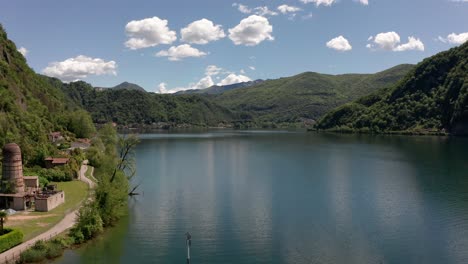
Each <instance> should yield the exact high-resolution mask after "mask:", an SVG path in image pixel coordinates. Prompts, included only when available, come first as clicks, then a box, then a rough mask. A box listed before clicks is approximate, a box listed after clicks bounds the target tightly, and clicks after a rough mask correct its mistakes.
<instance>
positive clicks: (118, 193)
mask: <svg viewBox="0 0 468 264" xmlns="http://www.w3.org/2000/svg"><path fill="white" fill-rule="evenodd" d="M137 142H138V139H137V138H136V137H135V136H128V137H121V136H118V135H117V132H116V130H115V129H114V128H113V127H112V125H110V124H108V125H105V126H103V127H102V128H101V129H100V130H99V131H98V136H97V137H95V139H94V140H93V143H92V147H93V148H95V150H96V151H93V152H91V153H90V156H89V159H90V160H93V163H92V165H94V166H95V169H94V177H95V178H96V179H97V181H98V184H97V185H96V188H95V189H94V192H93V194H94V195H93V196H92V197H91V199H88V200H87V201H86V202H85V203H84V204H82V206H81V207H80V209H79V212H78V219H77V223H76V224H75V226H74V227H73V228H72V229H71V230H70V231H69V232H68V233H67V234H65V235H63V236H61V237H60V238H58V239H53V240H50V241H48V242H44V243H42V242H41V243H42V244H37V245H35V246H34V247H32V248H31V249H29V250H27V251H25V252H24V253H22V255H21V261H22V263H34V262H38V261H42V260H44V259H50V258H55V257H58V256H60V255H62V253H63V250H64V249H66V248H69V247H74V246H77V245H80V244H83V243H85V242H87V241H88V240H91V239H93V238H95V237H97V236H98V235H100V234H101V233H102V232H103V231H104V229H105V228H107V227H111V226H113V225H115V224H116V223H117V222H118V221H119V220H120V218H121V217H122V216H124V215H125V214H126V213H127V209H126V207H127V200H128V193H129V181H130V179H131V177H132V175H133V173H132V171H134V170H133V168H134V165H133V162H134V160H133V147H134V146H135V144H136V143H137ZM96 156H98V158H96Z"/></svg>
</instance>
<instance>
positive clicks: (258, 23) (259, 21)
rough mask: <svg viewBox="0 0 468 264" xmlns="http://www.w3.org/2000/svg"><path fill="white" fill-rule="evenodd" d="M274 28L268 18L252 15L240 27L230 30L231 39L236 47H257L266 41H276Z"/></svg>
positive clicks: (242, 21)
mask: <svg viewBox="0 0 468 264" xmlns="http://www.w3.org/2000/svg"><path fill="white" fill-rule="evenodd" d="M272 32H273V26H272V25H270V23H269V21H268V19H267V18H265V17H262V16H257V15H251V16H249V17H248V18H244V19H242V20H241V22H240V23H239V25H237V26H235V27H234V28H231V29H229V38H230V39H231V40H232V41H233V42H234V44H236V45H246V46H255V45H258V44H260V43H261V42H262V41H264V40H274V37H273V36H272V35H271V33H272Z"/></svg>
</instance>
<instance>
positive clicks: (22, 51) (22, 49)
mask: <svg viewBox="0 0 468 264" xmlns="http://www.w3.org/2000/svg"><path fill="white" fill-rule="evenodd" d="M18 51H19V53H21V54H22V55H23V57H26V55H28V53H29V50H28V49H26V48H25V47H21V48H19V49H18Z"/></svg>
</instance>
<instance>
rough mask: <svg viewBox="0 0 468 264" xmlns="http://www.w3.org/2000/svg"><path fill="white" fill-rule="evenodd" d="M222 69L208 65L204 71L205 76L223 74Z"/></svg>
mask: <svg viewBox="0 0 468 264" xmlns="http://www.w3.org/2000/svg"><path fill="white" fill-rule="evenodd" d="M223 71H224V70H223V68H220V67H218V66H216V65H208V66H207V67H206V69H205V75H206V76H215V75H218V74H221V73H222V72H223Z"/></svg>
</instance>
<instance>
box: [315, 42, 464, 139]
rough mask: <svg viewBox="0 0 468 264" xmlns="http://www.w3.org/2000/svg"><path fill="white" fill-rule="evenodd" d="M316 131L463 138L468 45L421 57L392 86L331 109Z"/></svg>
mask: <svg viewBox="0 0 468 264" xmlns="http://www.w3.org/2000/svg"><path fill="white" fill-rule="evenodd" d="M317 128H319V129H332V130H340V131H362V132H377V133H379V132H402V131H406V132H417V133H431V132H433V133H439V132H449V133H453V134H467V132H468V42H467V43H465V44H463V45H461V46H459V47H456V48H452V49H450V50H448V51H445V52H441V53H439V54H437V55H435V56H432V57H430V58H427V59H425V60H424V61H422V62H421V63H419V64H418V65H417V66H416V67H415V68H414V69H413V70H411V71H410V73H409V74H408V75H406V77H405V78H404V79H403V80H401V81H400V82H399V83H398V84H397V85H395V86H393V87H392V88H388V89H385V90H384V91H379V92H376V93H374V94H372V95H369V96H366V97H363V98H361V99H359V100H357V101H355V102H353V103H349V104H346V105H344V106H341V107H339V108H337V109H335V110H333V111H332V112H330V113H328V114H327V115H325V116H324V117H323V118H322V119H321V120H320V122H319V123H318V124H317Z"/></svg>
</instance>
